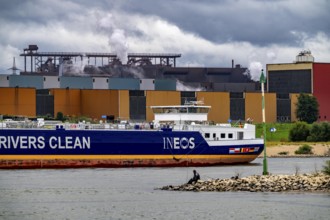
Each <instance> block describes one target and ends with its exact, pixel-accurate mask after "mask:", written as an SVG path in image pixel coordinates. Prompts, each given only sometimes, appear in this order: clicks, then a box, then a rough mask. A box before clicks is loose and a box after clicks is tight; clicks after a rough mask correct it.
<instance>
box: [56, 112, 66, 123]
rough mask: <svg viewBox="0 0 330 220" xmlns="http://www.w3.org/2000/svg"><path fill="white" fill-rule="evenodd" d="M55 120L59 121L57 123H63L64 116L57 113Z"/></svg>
mask: <svg viewBox="0 0 330 220" xmlns="http://www.w3.org/2000/svg"><path fill="white" fill-rule="evenodd" d="M56 120H59V121H64V120H65V118H64V115H63V113H62V112H57V114H56Z"/></svg>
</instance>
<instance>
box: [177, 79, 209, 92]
mask: <svg viewBox="0 0 330 220" xmlns="http://www.w3.org/2000/svg"><path fill="white" fill-rule="evenodd" d="M176 90H177V91H204V90H205V89H204V88H202V87H198V88H195V87H193V86H187V85H185V84H183V82H181V81H180V80H177V81H176Z"/></svg>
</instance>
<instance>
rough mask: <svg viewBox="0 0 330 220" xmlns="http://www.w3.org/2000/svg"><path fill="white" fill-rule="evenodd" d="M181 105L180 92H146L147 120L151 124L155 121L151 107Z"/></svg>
mask: <svg viewBox="0 0 330 220" xmlns="http://www.w3.org/2000/svg"><path fill="white" fill-rule="evenodd" d="M180 104H181V94H180V92H179V91H146V108H147V109H146V120H147V121H149V122H150V121H153V120H154V114H153V113H152V111H151V109H150V106H157V105H159V106H160V105H180Z"/></svg>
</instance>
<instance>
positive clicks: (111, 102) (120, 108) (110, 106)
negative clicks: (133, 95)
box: [81, 90, 129, 119]
mask: <svg viewBox="0 0 330 220" xmlns="http://www.w3.org/2000/svg"><path fill="white" fill-rule="evenodd" d="M81 113H82V115H85V116H89V117H92V118H94V119H101V118H102V116H103V115H113V116H115V118H122V119H128V117H129V96H128V90H82V92H81Z"/></svg>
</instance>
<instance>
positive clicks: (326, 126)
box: [307, 122, 330, 141]
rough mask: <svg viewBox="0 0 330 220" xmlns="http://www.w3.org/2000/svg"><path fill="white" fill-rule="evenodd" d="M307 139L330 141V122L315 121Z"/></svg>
mask: <svg viewBox="0 0 330 220" xmlns="http://www.w3.org/2000/svg"><path fill="white" fill-rule="evenodd" d="M307 141H330V123H329V122H322V123H313V125H312V128H311V130H310V135H309V136H308V138H307Z"/></svg>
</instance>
